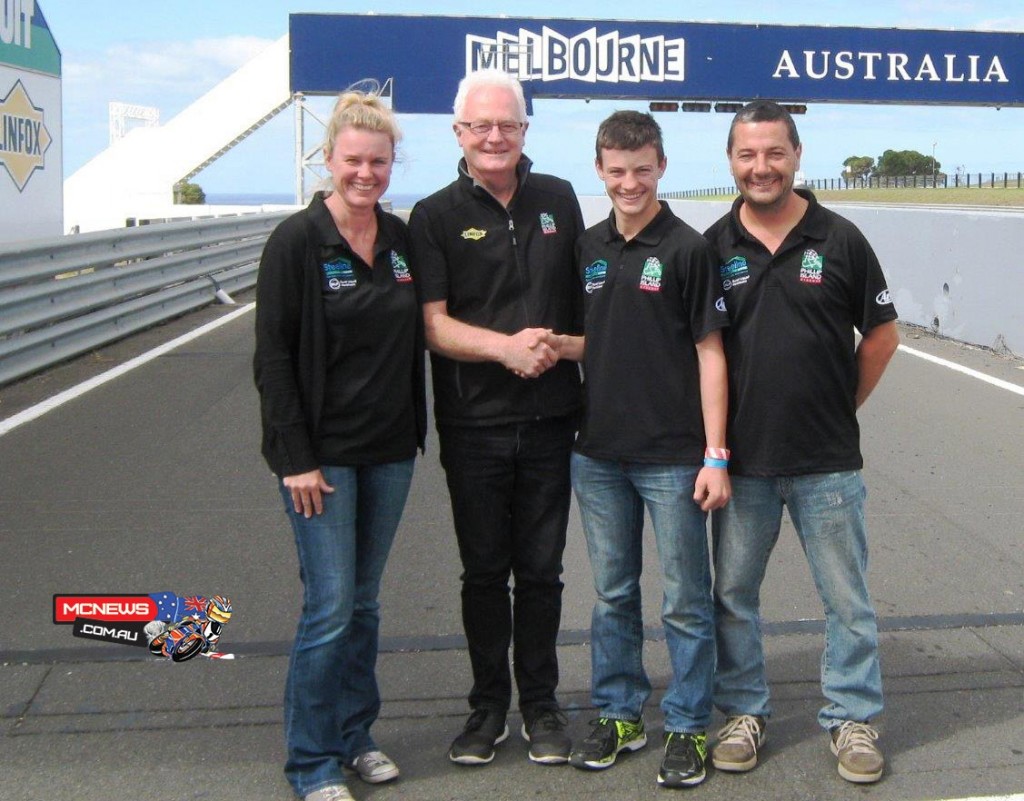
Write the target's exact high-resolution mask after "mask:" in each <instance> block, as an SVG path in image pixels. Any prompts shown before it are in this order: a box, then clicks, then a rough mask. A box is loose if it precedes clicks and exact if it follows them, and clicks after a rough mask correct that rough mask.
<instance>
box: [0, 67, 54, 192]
mask: <svg viewBox="0 0 1024 801" xmlns="http://www.w3.org/2000/svg"><path fill="white" fill-rule="evenodd" d="M52 141H53V139H52V137H51V136H50V132H49V131H48V130H47V129H46V125H45V121H44V119H43V110H42V109H41V108H36V107H35V106H34V105H32V100H31V98H30V97H29V96H28V92H27V91H25V87H24V86H23V85H22V83H21V81H20V80H18V81H16V82H15V84H14V87H13V88H12V89H11V91H10V92H8V93H7V96H6V97H5V98H4V99H3V100H0V163H2V164H3V165H4V167H6V168H7V172H8V173H10V175H11V178H13V179H14V184H15V186H17V187H18V191H19V192H21V191H22V190H23V189H24V188H25V185H26V184H28V181H29V179H30V178H31V177H32V174H33V173H34V172H35V171H36V170H42V169H44V168H45V166H46V151H47V149H48V148H49V147H50V143H51V142H52Z"/></svg>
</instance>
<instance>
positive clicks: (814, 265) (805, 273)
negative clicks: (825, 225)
mask: <svg viewBox="0 0 1024 801" xmlns="http://www.w3.org/2000/svg"><path fill="white" fill-rule="evenodd" d="M824 269H825V260H824V259H823V258H822V257H821V256H819V255H818V251H816V250H814V249H813V248H807V250H805V251H804V257H803V260H802V261H801V262H800V283H802V284H820V283H821V273H822V271H823V270H824Z"/></svg>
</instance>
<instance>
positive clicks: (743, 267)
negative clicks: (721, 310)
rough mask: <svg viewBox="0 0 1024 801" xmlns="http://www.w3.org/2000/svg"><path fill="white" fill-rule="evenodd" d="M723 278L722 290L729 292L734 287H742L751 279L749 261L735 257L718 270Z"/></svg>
mask: <svg viewBox="0 0 1024 801" xmlns="http://www.w3.org/2000/svg"><path fill="white" fill-rule="evenodd" d="M718 270H719V273H721V276H722V289H724V290H725V291H726V292H728V291H729V290H730V289H732V288H733V287H734V286H742V285H743V284H745V283H747V280H748V279H749V278H750V271H749V269H748V268H747V260H746V259H745V258H743V257H742V256H733V257H732V258H731V259H729V261H727V262H726V263H725V264H723V265H722V266H721V267H719V268H718Z"/></svg>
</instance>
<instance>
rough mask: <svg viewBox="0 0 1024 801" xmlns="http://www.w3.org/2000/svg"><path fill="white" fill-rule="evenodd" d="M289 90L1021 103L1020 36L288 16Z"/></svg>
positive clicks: (426, 108)
mask: <svg viewBox="0 0 1024 801" xmlns="http://www.w3.org/2000/svg"><path fill="white" fill-rule="evenodd" d="M290 38H291V77H290V81H291V90H292V92H293V93H306V94H334V93H337V92H338V91H340V90H341V89H344V88H345V87H346V86H349V85H351V84H353V83H355V82H357V81H359V80H361V79H363V78H375V79H377V80H378V81H380V82H381V83H382V84H384V83H386V82H387V81H388V80H391V82H392V102H393V104H394V108H395V110H396V111H399V112H402V113H428V114H429V113H448V112H450V111H451V103H452V98H453V97H454V95H455V89H456V86H457V84H458V82H459V80H460V78H462V76H463V75H465V74H466V73H467V72H470V71H474V70H478V69H482V68H488V67H490V68H498V69H502V70H505V71H506V72H510V73H513V74H514V75H516V76H517V77H518V78H519V79H520V81H522V83H523V88H524V90H525V92H526V95H527V101H528V102H529V101H531V100H532V99H533V98H541V97H557V98H579V99H589V98H608V99H635V100H645V101H646V100H651V101H661V100H669V101H717V100H722V101H745V100H752V99H754V98H759V97H765V98H771V99H774V100H778V101H783V102H798V103H812V102H840V103H899V104H938V105H958V106H964V105H979V106H1021V105H1024V83H1022V80H1024V33H995V32H979V31H934V30H916V29H909V30H908V29H898V28H848V27H815V26H784V25H735V24H724V23H723V24H719V23H698V22H668V21H664V22H655V21H626V20H581V19H541V18H522V19H509V18H497V17H438V16H394V15H393V16H385V15H369V16H367V15H351V14H292V15H291V17H290Z"/></svg>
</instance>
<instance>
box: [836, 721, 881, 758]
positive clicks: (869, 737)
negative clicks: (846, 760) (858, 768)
mask: <svg viewBox="0 0 1024 801" xmlns="http://www.w3.org/2000/svg"><path fill="white" fill-rule="evenodd" d="M877 739H878V730H877V729H875V727H874V726H871V725H869V724H867V723H858V722H857V721H855V720H848V721H846V722H845V723H843V724H842V725H841V726H840V727H839V733H838V734H837V735H836V748H837V749H839V750H840V751H847V750H848V751H850V752H852V753H871V754H873V753H875V752H876V751H877V750H878V748H877V746H876V745H875V740H877Z"/></svg>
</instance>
